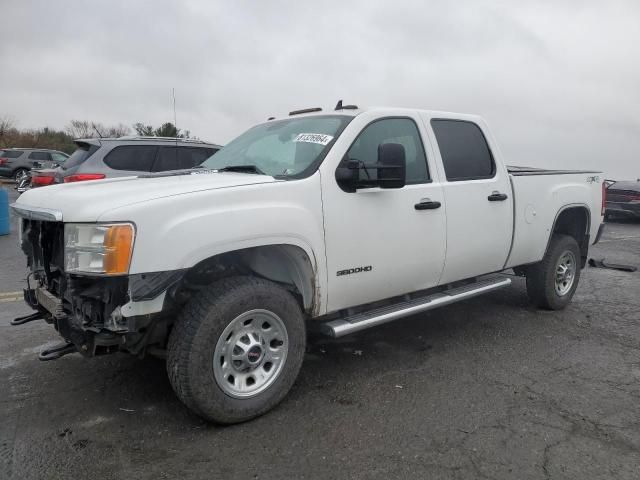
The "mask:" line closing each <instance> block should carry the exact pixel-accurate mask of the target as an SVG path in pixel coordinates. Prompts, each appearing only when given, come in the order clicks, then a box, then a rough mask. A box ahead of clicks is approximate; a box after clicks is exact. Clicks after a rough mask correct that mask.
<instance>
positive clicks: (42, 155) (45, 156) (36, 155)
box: [29, 152, 51, 161]
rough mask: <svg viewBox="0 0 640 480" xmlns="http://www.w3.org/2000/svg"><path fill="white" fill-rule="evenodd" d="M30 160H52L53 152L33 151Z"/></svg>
mask: <svg viewBox="0 0 640 480" xmlns="http://www.w3.org/2000/svg"><path fill="white" fill-rule="evenodd" d="M29 160H44V161H48V160H51V154H50V153H49V152H31V153H30V154H29Z"/></svg>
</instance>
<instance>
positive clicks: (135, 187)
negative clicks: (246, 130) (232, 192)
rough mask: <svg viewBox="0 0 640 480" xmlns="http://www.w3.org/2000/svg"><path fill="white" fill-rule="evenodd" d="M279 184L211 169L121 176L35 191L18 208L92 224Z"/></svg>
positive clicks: (267, 179)
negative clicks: (115, 213) (195, 195)
mask: <svg viewBox="0 0 640 480" xmlns="http://www.w3.org/2000/svg"><path fill="white" fill-rule="evenodd" d="M276 181H277V180H275V179H274V178H273V177H270V176H267V175H256V174H247V173H236V172H213V171H210V170H204V171H202V170H199V171H196V172H190V173H186V174H179V175H176V174H169V175H162V176H149V177H120V178H112V179H107V180H89V181H85V182H77V183H66V184H61V185H51V186H48V187H40V188H35V189H31V190H28V191H27V192H25V193H24V194H22V195H21V196H20V198H19V199H18V201H17V202H16V205H17V206H20V207H23V208H27V209H28V208H29V207H36V208H45V209H49V210H57V211H59V212H61V213H62V219H63V221H65V222H91V221H95V220H96V219H97V218H99V217H100V215H102V214H103V213H104V212H106V211H108V210H113V209H114V208H119V207H125V206H127V205H132V204H134V203H140V202H146V201H149V200H154V199H157V198H164V197H171V196H176V195H185V194H188V193H192V192H201V191H205V190H216V189H221V188H230V187H238V186H242V185H254V184H259V183H272V182H276Z"/></svg>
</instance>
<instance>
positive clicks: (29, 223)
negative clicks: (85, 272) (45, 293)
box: [22, 219, 65, 298]
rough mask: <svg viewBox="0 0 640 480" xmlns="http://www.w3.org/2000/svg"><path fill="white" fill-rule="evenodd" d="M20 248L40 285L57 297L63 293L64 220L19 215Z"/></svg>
mask: <svg viewBox="0 0 640 480" xmlns="http://www.w3.org/2000/svg"><path fill="white" fill-rule="evenodd" d="M22 222H23V223H22V250H23V251H24V253H25V254H26V255H27V264H28V266H29V269H30V270H31V273H32V275H33V277H34V278H35V279H36V280H37V282H38V284H39V285H40V286H43V287H45V288H46V289H47V290H49V291H50V292H51V293H53V294H54V295H56V296H57V297H59V298H61V297H63V294H64V289H65V288H64V287H65V285H64V224H63V223H62V222H46V221H40V220H29V219H22Z"/></svg>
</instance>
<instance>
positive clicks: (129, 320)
mask: <svg viewBox="0 0 640 480" xmlns="http://www.w3.org/2000/svg"><path fill="white" fill-rule="evenodd" d="M146 276H147V275H131V276H128V277H118V278H88V277H77V276H68V277H67V279H66V280H67V282H66V283H67V285H68V287H67V290H66V291H65V292H64V295H63V297H62V298H59V297H57V296H56V295H55V294H53V293H52V292H50V291H49V290H48V289H47V286H46V285H43V284H42V283H41V281H40V280H39V279H37V278H36V283H37V284H38V286H35V287H32V286H31V285H30V286H29V287H28V288H26V289H24V299H25V302H26V303H27V304H28V305H29V306H31V308H33V309H34V310H36V313H35V314H32V315H30V316H28V317H22V318H18V319H15V320H14V322H12V323H13V324H14V325H21V324H23V323H27V322H29V321H33V320H38V319H43V320H45V321H46V322H47V323H49V324H51V325H53V327H54V328H55V330H56V331H57V332H58V333H59V334H60V336H61V337H62V338H63V339H64V342H65V344H64V345H66V346H67V348H64V349H62V346H59V347H55V348H54V349H53V350H55V351H52V350H48V351H45V352H43V353H42V354H41V355H40V359H41V360H51V359H54V358H59V357H60V356H62V355H65V354H67V353H72V352H75V351H78V352H80V353H81V354H83V355H85V356H89V357H91V356H95V355H102V354H106V353H113V352H116V351H126V352H129V353H132V354H136V355H142V354H144V353H145V351H146V350H147V349H148V347H150V346H154V347H157V348H158V349H162V348H163V347H164V342H165V339H166V337H167V334H168V329H169V326H170V318H169V316H168V313H169V311H170V310H171V308H170V305H171V301H170V300H168V298H167V290H169V289H170V288H171V287H172V286H174V285H176V284H177V283H178V282H179V281H180V279H181V275H179V272H167V273H166V274H164V275H160V274H154V275H152V277H155V288H154V289H149V288H148V285H147V284H146V282H145V280H144V279H143V278H142V277H146ZM159 277H160V278H161V279H162V281H159ZM132 286H133V288H132ZM140 286H145V288H143V289H142V290H139V289H138V290H136V287H140ZM158 291H159V292H158ZM143 292H144V293H143ZM145 298H147V299H146V300H145ZM64 345H63V346H64ZM58 350H60V351H58Z"/></svg>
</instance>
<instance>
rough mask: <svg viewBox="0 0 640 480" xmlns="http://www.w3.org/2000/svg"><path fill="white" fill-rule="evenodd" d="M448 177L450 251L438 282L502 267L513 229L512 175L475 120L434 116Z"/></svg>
mask: <svg viewBox="0 0 640 480" xmlns="http://www.w3.org/2000/svg"><path fill="white" fill-rule="evenodd" d="M430 126H431V129H432V131H433V133H434V136H435V139H436V143H437V145H438V149H437V150H439V156H440V162H441V166H442V169H443V172H444V176H445V179H446V181H444V182H443V184H442V186H443V189H444V198H445V205H446V214H447V250H446V251H447V253H446V260H445V267H444V271H443V274H442V278H441V280H440V283H449V282H453V281H456V280H461V279H464V278H469V277H473V276H476V275H482V274H486V273H491V272H495V271H499V270H502V268H503V267H504V264H505V262H506V260H507V256H508V254H509V248H510V246H511V235H512V228H513V198H511V186H510V182H509V175H508V173H507V171H506V169H505V168H504V166H503V165H502V164H500V163H497V162H496V161H495V158H494V154H493V152H492V151H491V148H490V145H489V143H488V142H487V139H486V138H485V135H484V133H483V131H482V129H481V128H480V127H479V126H478V124H476V123H474V122H472V121H462V120H454V119H438V118H432V119H430Z"/></svg>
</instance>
